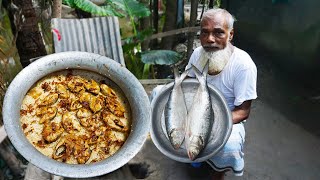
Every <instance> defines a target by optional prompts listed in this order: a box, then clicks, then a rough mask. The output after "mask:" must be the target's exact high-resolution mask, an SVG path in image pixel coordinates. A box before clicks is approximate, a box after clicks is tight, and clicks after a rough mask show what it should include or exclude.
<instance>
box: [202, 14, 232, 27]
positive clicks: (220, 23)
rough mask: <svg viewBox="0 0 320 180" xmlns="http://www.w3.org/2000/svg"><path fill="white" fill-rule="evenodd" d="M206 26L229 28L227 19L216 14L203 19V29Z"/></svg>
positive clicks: (222, 15)
mask: <svg viewBox="0 0 320 180" xmlns="http://www.w3.org/2000/svg"><path fill="white" fill-rule="evenodd" d="M205 25H210V26H216V27H221V28H226V27H227V17H226V15H225V14H223V13H216V14H215V15H214V16H210V17H205V18H203V19H202V21H201V27H203V26H205Z"/></svg>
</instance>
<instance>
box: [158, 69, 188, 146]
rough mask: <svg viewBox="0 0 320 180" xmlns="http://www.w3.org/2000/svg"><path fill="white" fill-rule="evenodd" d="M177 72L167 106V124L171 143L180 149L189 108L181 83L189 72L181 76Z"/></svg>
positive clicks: (165, 112) (165, 113) (176, 71)
mask: <svg viewBox="0 0 320 180" xmlns="http://www.w3.org/2000/svg"><path fill="white" fill-rule="evenodd" d="M174 71H175V83H174V86H173V90H172V91H171V93H170V95H169V99H168V102H167V104H166V106H165V110H164V115H165V124H166V130H167V135H168V136H169V140H170V143H171V144H172V146H173V147H174V148H175V149H178V148H179V147H180V146H181V144H182V142H183V141H184V136H185V122H186V118H187V106H186V102H185V99H184V94H183V91H182V87H181V83H182V81H183V80H184V79H185V77H186V76H187V74H188V70H187V71H185V72H184V73H183V74H182V75H181V76H179V73H178V70H177V69H174Z"/></svg>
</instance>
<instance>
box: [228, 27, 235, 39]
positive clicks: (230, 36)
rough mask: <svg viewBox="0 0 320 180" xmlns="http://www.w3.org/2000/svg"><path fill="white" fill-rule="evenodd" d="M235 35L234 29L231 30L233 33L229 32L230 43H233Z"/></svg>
mask: <svg viewBox="0 0 320 180" xmlns="http://www.w3.org/2000/svg"><path fill="white" fill-rule="evenodd" d="M233 33H234V31H233V29H231V31H230V32H229V39H228V40H229V42H231V40H232V39H233Z"/></svg>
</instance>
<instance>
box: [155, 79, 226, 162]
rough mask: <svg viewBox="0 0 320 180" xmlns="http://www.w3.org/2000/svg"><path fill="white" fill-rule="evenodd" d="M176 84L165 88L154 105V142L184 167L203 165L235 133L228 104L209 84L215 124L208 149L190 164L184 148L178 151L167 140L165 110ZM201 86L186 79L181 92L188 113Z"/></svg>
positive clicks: (195, 81)
mask: <svg viewBox="0 0 320 180" xmlns="http://www.w3.org/2000/svg"><path fill="white" fill-rule="evenodd" d="M173 85H174V82H172V83H169V84H167V85H166V86H164V87H163V88H162V89H161V90H160V92H159V93H158V94H157V95H156V96H155V97H154V99H153V100H152V102H151V108H152V124H151V138H152V141H153V142H154V144H155V145H156V147H157V148H158V149H159V150H160V151H161V152H162V153H163V154H164V155H166V156H167V157H169V158H171V159H173V160H175V161H179V162H184V163H191V162H203V161H206V160H207V159H209V158H210V157H212V156H214V155H215V154H217V153H218V152H219V150H220V149H221V148H222V147H223V146H224V145H225V143H226V142H227V140H228V138H229V136H230V134H231V131H232V117H231V112H230V110H229V108H228V105H227V102H226V100H225V99H224V97H223V95H222V94H221V92H220V91H219V90H218V89H216V88H215V87H214V86H212V85H210V84H208V89H209V92H210V97H211V102H212V109H213V111H214V120H213V126H212V131H211V134H210V138H209V140H208V143H207V145H206V146H205V148H204V149H203V150H202V151H201V152H200V154H199V155H198V157H197V158H196V159H195V160H194V161H191V160H190V159H189V158H188V155H187V151H186V149H185V144H184V143H183V144H182V145H181V147H180V149H178V150H175V149H174V148H173V147H172V145H171V143H170V141H169V138H168V135H167V132H166V128H165V120H164V113H163V112H164V107H165V105H166V103H167V102H168V98H169V95H170V92H171V91H172V88H173ZM198 86H199V82H198V81H197V80H195V79H186V80H184V81H183V82H182V91H183V92H184V97H185V102H186V105H187V109H190V107H191V105H192V101H193V97H194V95H195V93H196V91H197V89H198Z"/></svg>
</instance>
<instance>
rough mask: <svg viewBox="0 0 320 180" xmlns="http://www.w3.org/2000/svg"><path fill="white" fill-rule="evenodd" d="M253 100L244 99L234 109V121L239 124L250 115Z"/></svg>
mask: <svg viewBox="0 0 320 180" xmlns="http://www.w3.org/2000/svg"><path fill="white" fill-rule="evenodd" d="M251 102H252V100H248V101H244V102H243V103H242V104H241V105H240V106H236V107H235V108H234V109H233V110H232V112H231V113H232V122H233V124H237V123H239V122H241V121H243V120H245V119H247V118H248V117H249V114H250V109H251Z"/></svg>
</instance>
